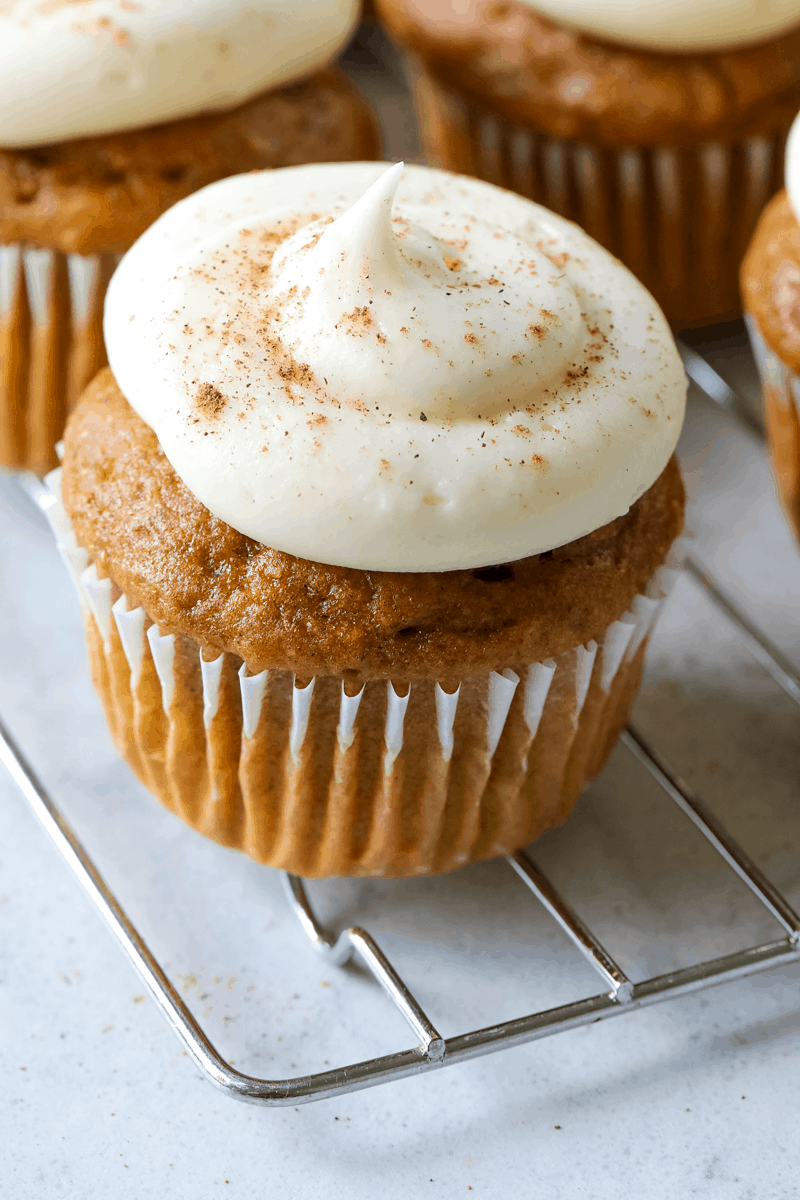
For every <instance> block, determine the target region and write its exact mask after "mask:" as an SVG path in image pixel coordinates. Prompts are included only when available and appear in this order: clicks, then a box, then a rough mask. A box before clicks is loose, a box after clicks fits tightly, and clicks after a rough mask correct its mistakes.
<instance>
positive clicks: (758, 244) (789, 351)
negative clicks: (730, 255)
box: [741, 191, 800, 374]
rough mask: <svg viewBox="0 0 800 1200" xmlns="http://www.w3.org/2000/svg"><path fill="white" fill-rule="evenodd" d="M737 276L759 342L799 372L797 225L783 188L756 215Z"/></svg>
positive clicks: (799, 237) (799, 254)
mask: <svg viewBox="0 0 800 1200" xmlns="http://www.w3.org/2000/svg"><path fill="white" fill-rule="evenodd" d="M741 281H742V301H743V303H744V307H745V309H746V310H747V311H748V312H750V313H752V314H753V316H754V317H755V319H756V321H757V322H758V328H759V329H760V330H761V336H762V337H763V338H764V341H765V342H766V343H767V345H768V346H769V347H770V349H771V350H772V351H773V352H774V353H775V354H777V356H778V358H780V359H781V360H782V362H784V363H786V365H787V367H789V368H790V369H791V370H792V371H794V372H796V373H798V374H800V224H798V221H797V217H796V216H795V215H794V210H793V209H792V206H791V204H790V202H789V197H788V195H787V193H786V192H785V191H783V192H779V193H778V195H777V196H776V197H775V198H774V200H772V201H771V202H770V203H769V204H768V205H767V207H766V208H765V209H764V212H763V213H762V215H761V219H760V221H759V222H758V226H757V227H756V231H755V233H754V234H753V240H752V241H751V243H750V246H749V248H748V251H747V254H746V256H745V259H744V262H743V263H742V270H741Z"/></svg>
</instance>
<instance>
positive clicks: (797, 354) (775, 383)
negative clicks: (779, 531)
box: [741, 117, 800, 540]
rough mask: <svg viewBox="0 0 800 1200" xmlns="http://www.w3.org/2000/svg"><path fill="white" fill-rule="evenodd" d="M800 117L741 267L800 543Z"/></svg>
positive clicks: (775, 445) (778, 462) (785, 494)
mask: <svg viewBox="0 0 800 1200" xmlns="http://www.w3.org/2000/svg"><path fill="white" fill-rule="evenodd" d="M798 213H800V117H799V118H798V119H797V120H796V121H795V123H794V126H793V127H792V131H791V134H790V136H789V142H788V145H787V147H786V188H785V190H784V191H782V192H780V193H779V194H778V195H777V196H776V197H775V199H774V200H773V201H772V202H771V203H770V204H769V205H768V206H767V208H766V209H765V210H764V213H763V214H762V216H761V219H760V221H759V223H758V227H757V228H756V231H755V233H754V235H753V239H752V241H751V243H750V246H749V247H748V250H747V255H746V256H745V259H744V262H743V263H742V271H741V280H742V299H743V303H744V307H745V320H746V322H747V328H748V332H749V334H750V341H751V344H752V347H753V352H754V354H755V358H756V363H757V364H758V369H759V374H760V376H761V383H762V389H763V391H762V394H763V401H764V419H765V425H766V430H767V439H768V442H769V448H770V455H771V457H772V466H773V471H774V474H775V483H776V487H777V491H778V496H779V498H780V500H781V502H782V504H783V507H784V509H785V512H786V515H787V517H788V519H789V522H790V524H791V525H792V528H793V529H794V532H795V535H796V536H797V538H798V540H800V224H798Z"/></svg>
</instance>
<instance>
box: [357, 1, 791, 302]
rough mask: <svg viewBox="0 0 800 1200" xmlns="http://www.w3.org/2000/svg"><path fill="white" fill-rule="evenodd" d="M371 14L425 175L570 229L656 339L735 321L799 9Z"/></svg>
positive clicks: (397, 4) (661, 7)
mask: <svg viewBox="0 0 800 1200" xmlns="http://www.w3.org/2000/svg"><path fill="white" fill-rule="evenodd" d="M377 2H378V9H379V12H380V15H381V17H382V19H383V21H384V23H385V25H386V27H387V29H388V30H389V31H390V33H391V34H392V35H393V36H394V37H395V38H396V40H397V41H398V42H399V43H400V44H401V45H402V46H403V47H404V49H405V50H406V51H407V53H408V55H409V61H410V64H411V69H412V75H413V79H414V83H415V89H416V99H417V110H418V114H419V120H420V126H421V131H422V137H423V144H424V147H425V151H426V154H427V156H428V158H429V160H430V161H431V162H432V163H436V164H437V165H440V166H445V167H448V168H450V169H451V170H455V171H460V172H464V173H465V174H470V175H476V176H478V177H480V178H482V179H488V180H490V181H491V182H493V183H497V184H500V185H502V186H504V187H509V188H512V189H513V190H515V191H518V192H520V193H521V194H523V195H525V196H529V197H530V198H531V199H533V200H537V201H539V202H541V203H542V204H545V205H547V207H548V208H552V209H553V210H554V211H556V212H559V213H561V214H563V215H564V216H567V217H569V218H571V219H572V220H575V221H577V222H578V223H579V224H581V225H582V226H583V227H584V228H585V229H587V230H588V232H589V233H590V234H591V235H592V236H593V237H595V238H596V239H597V240H598V241H600V242H601V243H602V244H603V245H604V246H606V247H607V248H608V249H610V250H611V251H612V252H613V253H614V254H615V255H617V256H618V257H619V258H621V259H622V260H623V262H625V263H626V264H627V266H629V267H630V268H631V270H632V271H633V272H634V273H635V274H636V275H637V276H638V277H639V278H640V279H641V280H642V281H643V282H644V283H645V285H646V286H647V287H648V288H649V289H650V291H651V292H652V293H653V294H654V295H655V297H656V299H657V300H658V301H659V303H660V304H661V306H662V308H663V309H664V311H665V313H666V315H667V317H668V319H669V320H670V321H673V322H675V323H677V324H679V325H690V324H705V323H708V322H711V321H714V320H719V319H722V318H724V317H726V316H730V315H733V314H735V313H736V312H737V311H738V309H739V295H738V283H737V274H736V273H737V266H738V263H739V261H740V259H741V256H742V254H743V252H744V249H745V246H746V245H747V241H748V238H749V237H750V235H751V233H752V231H753V228H754V226H755V222H756V220H757V217H758V213H759V212H760V211H761V209H762V208H763V206H764V204H765V203H766V201H767V200H768V199H769V197H770V196H771V195H773V193H774V192H775V191H776V189H777V188H778V187H779V186H780V183H779V180H780V171H781V162H782V157H783V145H784V140H785V137H786V133H787V131H788V129H789V126H790V124H791V121H792V119H793V117H794V114H795V112H796V111H797V108H798V107H799V106H800V28H799V27H800V3H797V2H796V0H789V2H787V3H782V4H780V5H766V4H759V3H755V4H754V3H752V2H751V0H734V2H733V3H731V2H730V0H725V2H722V0H671V2H669V3H655V4H642V3H637V2H635V0H611V2H610V3H604V4H602V5H598V4H591V3H586V2H585V0H537V2H536V3H535V4H534V5H531V4H529V3H527V2H526V0H520V2H513V0H503V2H501V3H496V2H495V0H465V2H464V3H462V4H459V5H455V4H453V3H452V2H451V0H377Z"/></svg>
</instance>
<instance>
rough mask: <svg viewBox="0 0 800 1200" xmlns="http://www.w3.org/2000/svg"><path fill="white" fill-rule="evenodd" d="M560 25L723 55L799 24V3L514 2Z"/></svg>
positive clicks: (628, 41)
mask: <svg viewBox="0 0 800 1200" xmlns="http://www.w3.org/2000/svg"><path fill="white" fill-rule="evenodd" d="M520 2H521V3H522V4H525V5H527V6H528V8H535V9H536V11H537V12H540V13H542V14H543V15H544V16H546V17H550V18H551V19H552V20H553V21H557V22H558V23H559V24H561V25H568V26H571V27H572V28H575V29H579V30H581V31H582V32H583V33H589V34H594V35H595V37H599V38H607V39H608V40H609V41H612V42H621V43H622V44H623V45H629V46H639V47H641V48H642V49H645V50H663V51H678V52H680V51H684V52H687V53H691V52H692V51H703V50H710V51H714V50H726V49H731V48H733V47H734V46H747V45H750V44H752V43H755V42H763V41H766V40H767V39H768V38H771V37H777V36H778V34H781V33H784V32H785V31H786V30H787V29H791V28H792V26H794V25H797V24H800V0H602V3H598V0H520Z"/></svg>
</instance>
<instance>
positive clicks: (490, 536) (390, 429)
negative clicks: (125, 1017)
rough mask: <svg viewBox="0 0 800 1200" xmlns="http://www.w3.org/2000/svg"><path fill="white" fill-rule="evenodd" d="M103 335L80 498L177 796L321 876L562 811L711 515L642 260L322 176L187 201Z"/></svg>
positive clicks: (405, 862) (128, 745)
mask: <svg viewBox="0 0 800 1200" xmlns="http://www.w3.org/2000/svg"><path fill="white" fill-rule="evenodd" d="M105 333H106V341H107V346H108V353H109V361H110V367H109V368H107V369H105V370H104V371H102V372H101V373H100V374H99V375H98V376H97V378H96V379H95V380H94V381H93V383H92V384H91V385H90V386H89V387H88V388H87V390H86V391H85V392H84V394H83V396H82V398H81V400H80V401H79V403H78V406H77V408H76V410H75V412H74V413H73V414H72V416H71V418H70V420H69V423H68V426H67V431H66V435H65V454H64V462H63V472H62V473H61V488H60V491H61V495H62V497H63V504H64V507H65V510H66V511H65V513H64V512H62V511H60V510H58V515H57V518H56V519H57V524H58V528H59V529H60V531H61V536H62V540H63V545H64V549H65V552H66V555H67V558H68V560H69V562H70V564H71V567H72V569H73V570H74V571H75V573H76V575H77V576H78V578H79V580H80V591H81V596H82V598H83V603H84V606H85V613H86V627H87V634H88V639H89V647H90V656H91V662H92V670H93V675H94V680H95V683H96V686H97V688H98V691H99V693H100V695H101V697H102V700H103V703H104V706H105V709H106V713H107V716H108V721H109V725H110V728H111V731H112V734H113V736H114V739H115V741H116V744H117V746H118V747H119V749H120V751H121V753H122V754H123V755H124V756H125V758H126V759H127V761H128V762H129V763H130V764H131V766H132V767H133V769H134V770H135V771H136V772H137V774H138V775H139V777H140V778H141V779H142V780H143V782H144V783H145V784H146V785H147V786H148V787H149V788H150V789H151V790H152V791H153V793H154V794H155V795H156V796H158V797H159V799H161V800H162V801H163V802H164V803H165V804H166V805H167V806H168V807H169V808H171V809H172V810H173V811H174V812H176V813H178V814H180V815H181V816H182V817H183V818H184V819H185V820H186V821H188V822H189V823H190V824H191V825H193V826H194V827H195V828H196V829H199V830H201V831H202V832H203V833H205V834H207V835H208V836H210V837H212V838H215V839H217V840H218V841H220V842H222V843H224V844H226V845H229V846H236V847H239V848H241V849H242V850H245V851H246V852H247V853H248V854H250V855H252V856H253V857H254V858H256V859H258V860H259V861H260V862H264V863H268V864H270V865H272V866H276V867H283V868H286V869H288V870H290V871H295V872H298V873H300V874H303V875H308V876H322V875H389V876H401V875H413V874H418V873H425V872H437V871H447V870H451V869H453V868H455V867H457V866H460V865H461V864H463V863H467V862H475V861H478V860H480V859H484V858H487V857H491V856H492V855H498V854H502V853H505V852H507V851H510V850H513V849H515V848H517V847H520V846H523V845H525V844H527V843H528V842H530V841H531V840H532V839H533V838H535V837H537V836H539V835H540V834H541V833H543V832H545V831H546V830H548V829H551V828H553V827H554V826H556V825H558V824H560V823H561V822H562V821H564V820H565V818H566V817H567V816H568V814H569V812H570V811H571V809H572V807H573V806H574V804H575V801H576V800H577V798H578V796H579V794H580V792H581V790H582V788H583V787H584V786H585V784H586V782H587V781H588V780H590V779H592V778H593V777H594V776H595V775H596V774H597V773H598V771H600V769H601V768H602V766H603V764H604V762H605V760H606V758H607V756H608V754H609V753H610V751H611V748H612V747H613V745H614V743H615V740H616V738H617V735H618V733H619V731H620V729H621V728H622V726H623V725H624V723H625V721H626V719H627V716H628V712H629V709H630V705H631V703H632V699H633V696H634V693H635V690H636V687H637V683H638V680H639V675H640V672H641V666H642V659H643V655H644V650H645V646H646V643H647V637H648V633H649V630H650V627H651V624H652V621H653V619H654V617H655V614H656V612H657V610H658V607H659V604H660V603H661V600H662V598H663V595H664V592H665V589H666V586H667V584H668V582H669V579H670V576H671V574H672V565H671V562H672V560H671V547H672V545H673V543H674V541H675V539H676V538H677V537H678V535H679V534H680V531H681V527H682V522H683V488H682V483H681V478H680V473H679V470H678V467H677V465H676V462H675V459H674V457H673V450H674V447H675V443H676V441H677V438H678V434H679V432H680V427H681V420H682V416H683V409H684V403H685V379H684V375H683V370H682V368H681V364H680V359H679V358H678V355H677V352H676V350H675V346H674V343H673V341H672V338H671V336H670V333H669V329H668V326H667V324H666V322H665V320H664V317H663V315H662V314H661V312H660V311H659V309H658V307H657V305H656V304H655V303H654V301H653V300H652V298H651V297H650V296H649V295H648V294H647V293H646V292H645V290H644V288H643V287H642V286H641V285H640V284H639V283H638V282H637V281H636V280H635V279H634V278H633V276H632V275H631V274H630V273H629V272H628V271H627V270H626V269H625V268H624V267H623V266H622V265H621V264H620V263H618V262H616V261H615V260H614V259H613V258H612V257H611V256H610V255H609V254H608V253H607V252H606V251H605V250H603V249H601V248H600V247H599V246H598V245H597V244H596V243H595V242H593V241H592V240H591V239H590V238H589V237H587V236H586V235H585V234H584V233H583V232H582V231H581V230H580V229H578V228H577V227H576V226H574V225H572V224H570V223H569V222H567V221H565V220H563V219H562V218H560V217H556V216H553V215H552V214H551V213H549V212H547V211H546V210H544V209H542V208H540V207H539V206H537V205H535V204H532V203H531V202H530V201H528V200H525V199H523V198H521V197H519V196H515V195H513V194H511V193H509V192H503V191H501V190H499V189H498V188H495V187H493V186H491V185H489V184H486V183H481V182H478V181H475V180H469V179H464V178H459V177H457V176H453V175H449V174H446V173H444V172H441V171H437V170H432V169H430V168H425V167H409V168H407V169H406V170H405V173H402V166H401V165H400V166H396V167H392V168H389V169H388V170H387V169H385V167H383V166H380V165H370V164H337V165H331V164H327V165H315V166H307V167H297V168H291V169H287V170H284V171H274V172H267V173H256V174H250V175H244V176H238V177H235V178H232V179H227V180H224V181H222V182H221V183H217V184H214V185H212V186H211V187H209V188H206V189H205V190H204V191H202V192H201V193H199V194H197V195H195V196H193V197H190V198H189V199H187V200H184V201H182V202H181V203H180V204H178V205H177V206H176V207H175V208H174V209H172V210H171V211H170V212H168V213H167V214H165V215H164V216H163V217H162V218H160V220H159V221H157V222H156V224H155V225H154V226H153V227H152V228H151V229H150V230H148V232H147V233H146V234H144V236H143V237H142V238H140V239H139V241H138V242H137V243H136V244H135V245H134V247H133V248H132V249H131V250H130V251H129V253H128V254H127V255H126V257H125V258H124V259H123V261H122V263H121V265H120V267H119V268H118V270H117V272H116V274H115V276H114V278H113V280H112V282H111V285H110V289H109V293H108V298H107V302H106V317H105ZM53 486H54V487H55V489H56V491H58V490H59V487H58V482H57V479H55V478H54V481H53Z"/></svg>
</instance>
